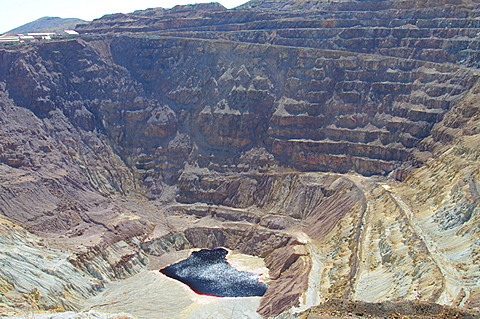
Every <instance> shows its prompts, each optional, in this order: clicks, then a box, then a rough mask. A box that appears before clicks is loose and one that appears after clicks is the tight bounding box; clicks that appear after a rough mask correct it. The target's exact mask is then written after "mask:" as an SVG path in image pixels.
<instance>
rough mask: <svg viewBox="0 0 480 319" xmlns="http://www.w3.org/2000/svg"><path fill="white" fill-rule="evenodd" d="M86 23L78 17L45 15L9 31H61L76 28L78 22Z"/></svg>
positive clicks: (15, 32) (14, 32)
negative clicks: (64, 17)
mask: <svg viewBox="0 0 480 319" xmlns="http://www.w3.org/2000/svg"><path fill="white" fill-rule="evenodd" d="M84 23H87V21H85V20H81V19H77V18H66V19H63V18H59V17H43V18H40V19H37V20H35V21H32V22H29V23H27V24H24V25H22V26H20V27H18V28H15V29H12V30H10V31H8V32H7V33H13V34H19V33H29V32H60V31H63V30H67V29H75V27H76V26H77V24H84Z"/></svg>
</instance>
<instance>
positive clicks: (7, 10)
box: [0, 0, 247, 34]
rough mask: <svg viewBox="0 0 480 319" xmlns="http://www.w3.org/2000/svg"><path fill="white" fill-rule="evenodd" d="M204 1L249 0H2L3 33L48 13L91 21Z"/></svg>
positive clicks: (231, 2)
mask: <svg viewBox="0 0 480 319" xmlns="http://www.w3.org/2000/svg"><path fill="white" fill-rule="evenodd" d="M203 2H206V3H208V2H220V3H221V4H222V5H223V6H225V7H226V8H228V9H231V8H234V7H236V6H239V5H241V4H244V3H245V2H247V0H0V34H1V33H4V32H7V31H9V30H11V29H14V28H16V27H19V26H21V25H24V24H25V23H28V22H32V21H34V20H36V19H38V18H41V17H45V16H49V17H60V18H79V19H83V20H87V21H91V20H93V19H96V18H100V17H102V16H103V15H105V14H110V13H119V12H121V13H128V12H133V11H135V10H144V9H148V8H157V7H162V8H171V7H174V6H176V5H178V4H192V3H203Z"/></svg>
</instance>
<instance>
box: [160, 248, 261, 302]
mask: <svg viewBox="0 0 480 319" xmlns="http://www.w3.org/2000/svg"><path fill="white" fill-rule="evenodd" d="M227 253H228V252H227V251H226V250H225V249H223V248H215V249H202V250H200V251H195V252H193V253H192V254H191V255H190V257H188V258H187V259H185V260H182V261H180V262H178V263H176V264H173V265H170V266H168V267H166V268H163V269H161V270H160V272H161V273H163V274H164V275H166V276H168V277H170V278H173V279H177V280H179V281H181V282H183V283H184V284H186V285H188V286H189V287H190V288H191V289H192V290H193V291H195V292H196V293H198V294H202V295H211V296H217V297H252V296H263V294H264V293H265V291H266V290H267V285H266V284H264V283H261V282H259V281H258V275H257V274H252V273H249V272H246V271H239V270H237V269H235V268H233V267H232V266H230V265H229V264H228V263H227V259H226V256H227Z"/></svg>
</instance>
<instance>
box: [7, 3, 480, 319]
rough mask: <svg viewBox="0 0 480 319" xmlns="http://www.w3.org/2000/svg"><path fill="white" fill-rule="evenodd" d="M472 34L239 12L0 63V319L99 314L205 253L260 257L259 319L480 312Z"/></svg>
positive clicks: (414, 23)
mask: <svg viewBox="0 0 480 319" xmlns="http://www.w3.org/2000/svg"><path fill="white" fill-rule="evenodd" d="M479 16H480V10H479V9H478V6H477V5H476V4H475V3H473V2H470V1H467V0H465V1H460V0H445V1H434V2H433V1H428V0H425V1H400V0H387V1H347V2H323V1H299V0H282V1H265V0H254V1H250V2H248V3H246V4H245V5H242V6H240V7H238V8H236V9H234V10H227V9H225V8H224V7H222V6H221V5H219V4H215V3H212V4H198V5H189V6H177V7H175V8H173V9H171V10H165V9H161V8H158V9H149V10H145V11H136V12H134V13H131V14H115V15H108V16H104V17H102V18H100V19H97V20H94V21H93V22H92V23H89V24H86V25H81V26H78V28H77V30H78V31H79V32H80V33H81V35H80V36H78V37H76V38H66V39H57V40H54V41H48V42H38V43H30V44H15V45H4V46H1V47H0V172H1V174H0V213H1V214H2V218H3V219H2V220H1V222H0V227H2V229H4V230H3V231H2V232H1V233H2V236H1V238H0V240H1V242H0V245H2V247H4V248H5V249H4V250H3V249H2V256H1V258H2V267H1V270H0V294H1V296H0V297H1V299H0V306H1V308H0V309H1V313H2V315H4V314H18V313H20V312H29V311H41V310H45V311H46V310H49V311H80V310H89V309H84V308H85V307H86V308H92V307H93V308H94V306H92V305H97V307H98V308H95V310H98V311H102V312H103V311H106V312H109V311H111V312H116V310H115V301H114V299H115V298H110V297H109V296H108V292H109V291H110V290H104V287H105V286H108V285H113V286H115V283H118V284H119V285H120V286H121V283H122V282H128V285H129V287H132V285H134V283H135V280H133V279H132V278H134V277H132V276H138V278H150V277H151V274H150V273H149V272H147V269H150V270H158V269H159V268H162V267H164V266H167V265H165V263H167V264H170V263H173V262H175V261H178V260H177V255H176V254H177V252H179V251H184V250H189V249H193V248H209V249H212V248H216V247H225V248H228V249H231V250H234V251H237V252H240V253H243V254H249V255H253V256H257V257H261V258H264V261H265V263H266V265H267V267H268V268H269V283H268V285H269V289H268V290H267V291H266V293H265V295H264V296H263V297H262V299H261V301H260V302H259V306H258V309H257V312H258V313H257V315H261V316H263V317H273V316H277V315H280V314H282V313H284V315H287V314H286V312H288V311H291V312H294V311H297V312H298V311H302V310H305V309H307V308H308V307H310V306H314V305H317V304H320V303H321V302H324V301H326V300H327V299H329V300H330V299H335V298H339V299H342V300H344V301H345V300H346V301H345V302H347V301H348V300H349V301H352V302H353V301H356V300H360V301H362V302H366V303H376V302H388V301H405V302H407V303H408V301H409V300H418V301H421V302H429V303H440V304H445V305H449V306H455V307H463V308H478V307H480V284H479V282H480V281H479V276H480V269H479V266H478V265H479V264H480V263H479V253H480V249H479V248H478V247H479V241H480V235H479V234H480V233H479V229H478V227H477V225H478V219H479V210H480V208H479V207H480V195H479V194H480V186H479V185H480V177H479V174H480V172H479V164H478V163H479V161H478V159H479V151H480V150H479V145H480V130H479V127H480V112H479V105H480V96H479V92H480V90H479V85H480V84H479V83H478V78H479V72H478V66H479V64H478V61H479V47H478V33H479V31H480V24H479V21H480V20H479V19H478V18H479ZM2 225H3V226H2ZM4 251H5V252H4ZM22 256H23V257H22ZM42 256H43V258H42ZM42 260H45V262H43V261H42ZM167 261H168V262H167ZM162 263H163V266H162V267H160V266H158V265H160V264H162ZM18 265H21V267H20V266H18ZM19 269H20V270H19ZM19 271H20V273H19ZM39 278H40V279H39ZM70 278H71V279H70ZM34 283H35V284H34ZM70 283H73V284H70ZM153 284H154V283H152V285H153ZM157 284H158V285H157ZM155 285H157V286H161V283H160V281H158V282H155ZM157 286H155V287H157ZM112 289H113V288H112ZM120 290H121V289H120V288H118V289H116V290H115V289H113V290H111V291H116V292H115V293H114V295H115V296H116V295H117V292H118V291H120ZM102 291H103V293H102ZM95 295H96V296H95ZM127 297H128V296H126V297H125V298H126V299H125V300H127V299H128V303H127V304H128V305H132V306H131V307H135V308H137V306H136V305H135V302H136V301H135V298H130V297H128V298H127ZM99 298H105V303H102V302H101V300H99ZM172 298H173V297H172ZM92 300H94V301H92ZM107 300H108V302H107ZM166 302H167V301H166ZM242 302H243V301H241V302H240V303H242ZM226 303H228V301H225V304H226ZM190 304H191V302H190V301H188V302H185V305H184V306H185V308H188V309H190V308H189V307H190V306H189V305H190ZM413 304H415V303H413ZM99 305H101V306H99ZM172 305H174V302H173V303H172ZM229 305H230V306H228V307H226V308H225V309H233V308H235V306H232V305H233V304H229ZM249 305H250V306H252V305H257V304H256V301H255V302H253V301H252V303H250V304H249ZM363 305H364V304H358V305H357V306H358V307H362V306H363ZM385 305H386V306H385V307H387V308H388V305H389V304H388V303H385ZM250 306H249V307H250ZM357 306H355V307H357ZM232 307H233V308H232ZM255 307H256V306H255ZM349 307H350V306H349ZM352 307H353V308H354V306H352ZM353 308H352V309H353ZM379 309H384V311H385V313H386V315H388V314H387V312H388V311H387V310H385V309H386V308H382V307H380V308H379ZM442 309H443V308H442ZM124 310H125V312H127V313H128V309H125V308H122V311H124ZM190 310H191V309H190ZM190 310H185V312H179V313H180V314H184V313H185V314H186V313H188V314H189V315H188V316H190V314H191V315H192V316H194V315H193V312H191V311H190ZM199 311H200V310H199ZM232 311H233V310H232ZM312 311H314V310H312ZM382 311H383V310H382ZM439 311H440V310H439ZM442 311H443V310H442ZM452 311H453V310H452ZM458 311H460V310H458ZM461 311H463V310H461ZM465 311H466V310H465ZM140 313H142V312H141V311H140ZM145 313H149V314H150V315H151V314H152V313H155V312H151V311H146V312H145ZM439 313H440V312H439ZM452 313H453V312H452ZM310 314H312V315H315V313H314V312H310V313H307V314H306V315H310ZM223 315H225V316H227V317H228V315H227V314H223ZM223 315H222V316H223ZM186 316H187V315H186Z"/></svg>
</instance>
